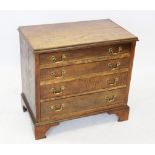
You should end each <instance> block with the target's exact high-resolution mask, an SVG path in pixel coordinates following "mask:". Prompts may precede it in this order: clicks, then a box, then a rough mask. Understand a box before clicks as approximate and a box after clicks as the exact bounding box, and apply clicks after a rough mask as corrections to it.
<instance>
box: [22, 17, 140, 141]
mask: <svg viewBox="0 0 155 155" xmlns="http://www.w3.org/2000/svg"><path fill="white" fill-rule="evenodd" d="M19 33H20V51H21V52H20V53H21V74H22V94H21V96H22V105H23V110H24V111H26V110H28V112H29V114H30V116H31V119H32V122H33V124H34V133H35V138H36V139H40V138H44V137H45V133H46V131H47V130H48V129H49V128H50V127H51V126H55V125H58V124H59V122H61V121H64V120H68V119H74V118H78V117H83V116H89V115H93V114H98V113H103V112H108V113H109V114H116V115H117V116H118V120H119V121H124V120H127V119H128V114H129V107H128V105H127V101H128V92H129V85H130V79H131V71H132V64H133V57H134V50H135V44H136V41H137V40H138V38H137V37H136V36H134V35H133V34H131V33H129V32H128V31H126V30H125V29H123V28H122V27H120V26H119V25H117V24H116V23H114V22H112V21H111V20H109V19H106V20H96V21H86V22H73V23H62V24H47V25H36V26H23V27H20V28H19Z"/></svg>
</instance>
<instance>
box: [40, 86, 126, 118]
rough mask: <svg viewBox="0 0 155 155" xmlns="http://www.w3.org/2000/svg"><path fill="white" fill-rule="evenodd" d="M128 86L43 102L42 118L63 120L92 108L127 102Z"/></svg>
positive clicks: (103, 107)
mask: <svg viewBox="0 0 155 155" xmlns="http://www.w3.org/2000/svg"><path fill="white" fill-rule="evenodd" d="M126 98H127V90H126V88H121V89H116V90H112V91H106V92H98V93H94V94H87V95H81V96H76V97H71V98H66V99H61V100H54V101H51V102H43V103H41V120H42V121H45V120H51V121H55V120H63V119H67V118H70V117H76V116H79V115H82V114H84V113H86V112H89V111H91V110H95V109H96V110H100V109H106V108H110V107H115V106H118V105H122V104H126Z"/></svg>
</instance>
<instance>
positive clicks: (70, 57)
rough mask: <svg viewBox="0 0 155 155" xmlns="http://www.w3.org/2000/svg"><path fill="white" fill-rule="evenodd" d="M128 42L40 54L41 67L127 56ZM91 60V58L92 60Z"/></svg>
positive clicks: (129, 45) (129, 46)
mask: <svg viewBox="0 0 155 155" xmlns="http://www.w3.org/2000/svg"><path fill="white" fill-rule="evenodd" d="M130 48H131V44H130V43H125V44H116V45H108V46H99V47H90V48H85V49H76V50H69V51H57V52H50V51H49V52H50V53H46V54H41V55H40V65H41V68H51V67H57V66H65V65H69V64H74V63H81V62H82V60H83V61H86V60H89V59H94V61H95V58H97V59H98V58H103V59H105V60H106V59H115V58H119V57H121V56H124V57H125V56H129V51H130ZM92 61H93V60H92Z"/></svg>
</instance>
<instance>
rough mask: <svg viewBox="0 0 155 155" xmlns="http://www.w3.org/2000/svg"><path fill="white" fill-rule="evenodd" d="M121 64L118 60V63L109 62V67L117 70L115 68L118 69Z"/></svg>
mask: <svg viewBox="0 0 155 155" xmlns="http://www.w3.org/2000/svg"><path fill="white" fill-rule="evenodd" d="M120 65H121V63H120V62H117V63H109V64H108V67H109V69H111V70H115V69H118V68H119V66H120Z"/></svg>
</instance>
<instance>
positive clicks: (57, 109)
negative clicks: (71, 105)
mask: <svg viewBox="0 0 155 155" xmlns="http://www.w3.org/2000/svg"><path fill="white" fill-rule="evenodd" d="M64 107H65V104H61V105H52V106H51V110H54V111H56V112H58V111H62V109H63V108H64Z"/></svg>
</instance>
